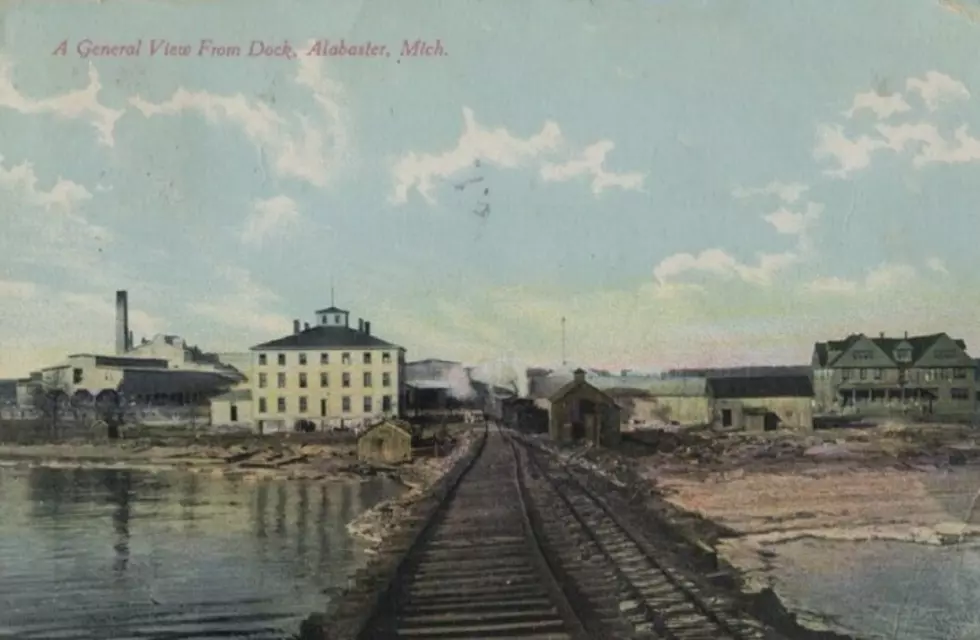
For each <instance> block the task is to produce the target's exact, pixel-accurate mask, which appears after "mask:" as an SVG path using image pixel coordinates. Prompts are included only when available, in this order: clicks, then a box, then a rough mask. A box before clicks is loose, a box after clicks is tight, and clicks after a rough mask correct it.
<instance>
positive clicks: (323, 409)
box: [320, 398, 327, 417]
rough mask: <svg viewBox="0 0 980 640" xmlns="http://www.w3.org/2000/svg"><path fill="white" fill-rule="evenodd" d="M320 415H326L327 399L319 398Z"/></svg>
mask: <svg viewBox="0 0 980 640" xmlns="http://www.w3.org/2000/svg"><path fill="white" fill-rule="evenodd" d="M320 415H321V416H323V417H326V415H327V399H326V398H320Z"/></svg>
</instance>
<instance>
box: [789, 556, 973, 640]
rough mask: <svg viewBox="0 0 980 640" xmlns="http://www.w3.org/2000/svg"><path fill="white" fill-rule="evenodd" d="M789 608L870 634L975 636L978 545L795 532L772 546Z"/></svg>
mask: <svg viewBox="0 0 980 640" xmlns="http://www.w3.org/2000/svg"><path fill="white" fill-rule="evenodd" d="M778 551H779V554H780V557H781V559H780V560H779V564H780V565H781V566H780V568H779V569H778V570H777V571H776V576H777V590H778V591H779V593H780V595H782V596H784V598H785V599H786V601H787V604H788V605H789V606H791V607H792V608H794V609H797V610H803V611H809V612H814V613H817V614H819V615H818V616H815V617H822V618H827V619H830V620H832V621H833V622H835V623H836V625H835V626H837V627H838V628H841V629H843V630H847V631H850V632H851V633H854V634H855V635H857V636H859V637H861V638H867V639H868V640H976V639H977V638H980V547H977V546H976V545H972V546H962V547H935V546H927V545H920V544H913V543H896V542H864V543H857V544H855V543H839V542H837V543H834V542H822V541H816V540H800V541H796V542H792V543H788V544H786V545H781V547H780V548H779V549H778Z"/></svg>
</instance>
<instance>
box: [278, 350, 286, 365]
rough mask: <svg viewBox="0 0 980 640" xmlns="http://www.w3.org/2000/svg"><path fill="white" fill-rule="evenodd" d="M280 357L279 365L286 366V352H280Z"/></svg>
mask: <svg viewBox="0 0 980 640" xmlns="http://www.w3.org/2000/svg"><path fill="white" fill-rule="evenodd" d="M278 359H279V366H280V367H285V366H286V354H285V353H280V354H279V358H278Z"/></svg>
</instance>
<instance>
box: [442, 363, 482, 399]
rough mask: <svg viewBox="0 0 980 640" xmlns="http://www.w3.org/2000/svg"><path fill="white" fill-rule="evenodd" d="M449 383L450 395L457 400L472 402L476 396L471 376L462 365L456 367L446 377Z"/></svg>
mask: <svg viewBox="0 0 980 640" xmlns="http://www.w3.org/2000/svg"><path fill="white" fill-rule="evenodd" d="M446 382H448V383H449V395H450V396H452V397H453V398H455V399H456V400H471V399H473V398H474V397H475V396H476V390H475V389H473V385H472V384H470V376H469V373H467V371H466V369H464V368H463V366H462V365H456V366H455V367H453V368H452V369H450V370H449V373H448V374H447V375H446Z"/></svg>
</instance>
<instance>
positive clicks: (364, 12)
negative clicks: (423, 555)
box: [0, 0, 980, 376]
mask: <svg viewBox="0 0 980 640" xmlns="http://www.w3.org/2000/svg"><path fill="white" fill-rule="evenodd" d="M892 4H893V5H894V6H892V7H891V9H892V10H891V11H890V12H889V18H888V21H887V26H886V23H883V21H882V18H881V13H880V3H877V2H870V1H858V2H853V1H848V2H829V3H828V2H821V3H814V2H794V1H790V0H787V1H785V2H780V3H773V2H762V1H761V0H760V1H746V2H740V3H737V4H735V3H727V2H721V1H718V2H690V1H684V2H681V1H663V2H622V3H615V4H611V3H603V2H592V3H588V2H578V3H568V2H561V3H556V2H554V1H553V0H544V1H542V2H538V3H535V4H534V5H533V6H527V4H526V3H518V2H506V1H505V2H496V3H487V2H472V1H470V0H463V4H461V5H457V6H456V8H455V10H453V11H448V10H446V8H445V5H443V4H442V3H436V2H426V1H420V2H416V3H412V4H411V5H408V4H405V3H385V4H382V3H376V4H365V3H362V2H344V1H337V2H331V3H323V2H320V1H316V2H314V1H292V2H284V3H279V4H277V6H276V8H274V9H273V8H270V6H269V5H268V4H267V3H261V2H256V1H254V0H241V1H236V2H234V3H231V2H219V1H214V2H210V3H192V2H183V1H177V0H172V1H171V2H155V3H150V2H135V1H133V2H122V1H116V2H112V1H110V2H102V3H94V2H84V1H78V2H72V3H63V2H51V3H46V2H43V1H32V2H20V3H17V2H15V3H8V4H7V6H6V8H5V9H4V31H3V34H4V37H3V39H2V40H0V156H2V160H0V215H2V216H3V221H4V224H5V226H6V229H7V231H6V232H5V233H4V234H3V236H2V237H0V256H2V257H0V267H2V270H0V297H2V298H3V300H2V304H3V307H2V308H3V309H4V313H3V314H2V316H0V376H15V375H23V374H24V373H26V372H27V371H29V370H30V369H31V368H34V367H37V366H39V365H41V364H47V363H50V362H51V361H53V360H57V359H58V358H60V357H62V356H63V355H64V354H65V353H68V352H78V351H91V350H108V349H111V346H112V331H113V323H112V318H113V298H114V291H115V290H116V289H121V288H125V289H128V290H129V292H130V301H131V303H130V304H131V318H132V319H131V324H132V326H133V328H134V331H135V333H136V335H137V338H139V337H140V336H142V335H148V336H149V335H152V334H153V333H156V332H167V333H177V334H180V335H182V336H184V337H185V338H186V339H187V340H189V341H190V342H192V343H198V344H200V345H201V346H202V347H204V348H208V349H214V350H242V349H245V348H247V347H248V346H251V345H252V344H255V343H258V342H261V341H265V340H268V339H272V338H274V337H276V336H278V335H279V334H282V333H284V332H287V331H289V330H290V326H291V320H292V318H297V317H298V318H302V319H304V320H310V321H312V311H313V310H314V309H317V308H320V307H322V306H325V305H326V304H328V303H329V302H330V283H331V280H332V281H333V282H334V283H335V288H336V302H337V303H338V304H339V305H340V306H343V307H345V308H348V309H350V310H351V312H352V315H354V316H355V317H360V316H363V317H365V318H368V319H370V320H371V321H372V325H373V329H374V332H375V333H377V334H378V335H380V336H382V337H384V338H387V339H389V340H392V341H394V342H397V343H399V344H402V345H404V346H405V347H406V348H407V349H408V351H409V357H410V358H413V359H414V358H422V357H430V356H431V357H445V358H454V359H461V360H465V361H468V362H476V361H480V360H485V359H490V360H495V359H509V360H512V361H520V362H529V363H535V364H551V363H554V362H555V361H557V360H558V359H560V327H561V324H560V319H561V317H562V316H565V317H567V319H568V320H567V330H568V357H569V359H571V360H573V361H575V362H581V363H588V364H592V365H595V366H605V367H611V368H621V367H639V368H658V367H670V366H707V365H730V364H737V363H762V362H774V363H796V362H801V361H806V360H808V358H809V355H810V350H811V348H812V344H813V342H814V341H815V340H824V339H828V338H833V337H835V336H839V335H843V334H846V333H848V332H851V331H864V332H867V333H877V332H878V331H887V332H900V331H904V330H908V331H911V332H922V331H930V332H931V331H940V330H946V331H949V332H950V333H953V334H955V335H956V336H958V337H962V338H964V339H966V340H967V341H968V345H974V344H977V343H978V342H980V330H978V328H977V324H976V322H975V321H974V318H975V317H976V315H977V313H976V312H977V311H978V306H980V304H978V301H980V297H978V296H977V295H976V293H975V292H976V291H977V277H976V275H975V273H976V269H975V264H976V257H975V256H976V252H975V249H974V247H975V246H976V242H977V235H978V231H980V223H978V219H977V209H976V206H975V203H976V202H977V201H980V181H978V180H976V179H975V178H976V176H977V169H978V166H977V163H978V162H980V133H976V132H977V131H980V115H978V113H977V109H976V103H977V100H978V99H980V67H977V65H976V64H975V60H976V56H975V42H976V38H977V37H978V35H980V3H976V2H967V1H966V0H963V1H962V2H956V0H943V1H942V2H933V1H929V0H917V1H913V0H896V1H895V2H893V3H892ZM382 16H383V17H382ZM316 38H325V39H329V40H331V41H339V40H340V39H341V38H343V39H344V40H345V42H346V43H347V44H352V43H358V44H360V43H363V42H366V41H372V42H373V43H375V44H384V45H386V46H387V47H388V49H389V50H390V51H391V52H392V53H391V56H380V57H375V58H357V57H353V58H352V57H346V58H336V57H329V56H327V57H316V56H306V55H304V54H305V52H306V50H307V46H308V43H309V42H310V41H311V40H312V39H316ZM416 38H422V39H425V40H426V41H428V42H434V41H435V40H436V39H438V40H440V41H441V43H442V45H443V47H444V49H445V55H441V56H432V57H425V58H402V57H401V56H400V55H399V54H400V50H401V45H402V42H403V40H406V39H408V40H414V39H416ZM139 39H142V41H143V44H142V49H141V55H140V56H138V57H132V56H130V57H106V56H89V57H87V58H83V57H82V56H81V55H80V53H79V45H80V43H81V42H82V41H84V40H90V41H92V42H93V43H97V44H107V45H108V44H125V43H133V42H135V41H137V40H139ZM151 39H158V40H162V39H166V40H168V41H170V42H172V43H174V44H188V45H190V49H191V55H190V56H189V57H186V58H178V57H164V56H161V55H159V54H158V55H156V56H151V55H149V47H150V40H151ZM202 39H210V40H211V41H213V42H214V43H215V44H223V43H225V44H238V45H240V46H242V47H243V50H244V53H246V54H247V51H248V48H249V46H250V44H251V42H252V41H253V40H263V41H264V42H267V43H277V44H278V43H281V42H284V41H287V40H288V41H289V42H290V43H291V44H292V45H293V47H294V48H295V49H296V50H297V51H298V52H299V55H298V56H297V57H295V58H294V59H285V58H259V57H249V56H248V55H242V56H241V57H237V58H228V57H225V58H212V57H208V56H198V55H196V54H197V53H198V50H199V48H200V42H201V40H202ZM65 40H67V46H66V50H67V53H66V54H65V55H57V54H55V53H54V52H55V51H56V49H57V48H58V46H59V44H61V43H62V42H63V41H65ZM974 136H977V137H974ZM484 190H488V192H486V193H485V191H484ZM481 211H482V212H483V214H484V215H479V214H478V212H481Z"/></svg>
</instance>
